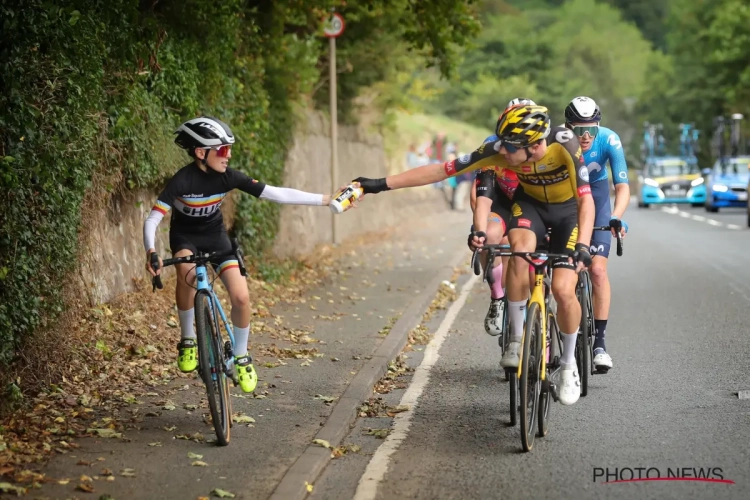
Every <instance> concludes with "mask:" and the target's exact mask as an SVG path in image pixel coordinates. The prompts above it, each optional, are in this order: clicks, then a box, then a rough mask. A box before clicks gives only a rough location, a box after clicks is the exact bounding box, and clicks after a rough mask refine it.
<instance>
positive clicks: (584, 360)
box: [575, 271, 591, 397]
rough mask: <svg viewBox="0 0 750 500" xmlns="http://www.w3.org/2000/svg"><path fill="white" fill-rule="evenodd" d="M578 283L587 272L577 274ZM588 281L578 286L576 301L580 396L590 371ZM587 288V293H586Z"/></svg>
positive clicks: (585, 387) (583, 392) (584, 390)
mask: <svg viewBox="0 0 750 500" xmlns="http://www.w3.org/2000/svg"><path fill="white" fill-rule="evenodd" d="M578 279H579V283H580V281H581V280H585V281H588V273H587V272H586V271H582V272H581V273H580V274H579V277H578ZM585 285H590V283H588V282H587V283H584V286H580V285H579V287H578V302H579V303H580V305H581V325H580V330H579V332H578V338H577V339H576V353H575V355H576V365H577V366H578V375H579V377H580V378H581V397H586V395H587V394H588V392H589V375H590V373H591V342H590V341H591V339H590V337H589V336H590V334H591V317H590V310H589V304H590V302H591V297H590V296H589V294H590V293H591V287H590V286H585ZM587 290H588V293H586V292H587Z"/></svg>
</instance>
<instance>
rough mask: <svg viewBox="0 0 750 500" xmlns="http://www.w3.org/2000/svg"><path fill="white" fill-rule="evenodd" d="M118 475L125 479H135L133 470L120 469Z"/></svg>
mask: <svg viewBox="0 0 750 500" xmlns="http://www.w3.org/2000/svg"><path fill="white" fill-rule="evenodd" d="M120 475H121V476H125V477H135V469H122V470H121V471H120Z"/></svg>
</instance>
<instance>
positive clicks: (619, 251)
mask: <svg viewBox="0 0 750 500" xmlns="http://www.w3.org/2000/svg"><path fill="white" fill-rule="evenodd" d="M611 229H612V228H611V227H609V226H594V231H610V230H611ZM615 238H616V239H617V256H618V257H622V236H620V232H619V231H615Z"/></svg>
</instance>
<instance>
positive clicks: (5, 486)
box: [0, 483, 26, 497]
mask: <svg viewBox="0 0 750 500" xmlns="http://www.w3.org/2000/svg"><path fill="white" fill-rule="evenodd" d="M0 493H15V494H16V496H19V497H20V496H21V495H25V494H26V488H22V487H20V486H13V485H12V484H10V483H0Z"/></svg>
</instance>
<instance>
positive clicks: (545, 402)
mask: <svg viewBox="0 0 750 500" xmlns="http://www.w3.org/2000/svg"><path fill="white" fill-rule="evenodd" d="M547 332H548V333H549V335H547V348H548V349H549V356H547V373H546V380H547V382H548V383H551V380H550V375H551V373H552V370H551V369H550V364H551V363H552V359H553V357H554V353H555V351H554V349H553V348H552V346H553V343H554V342H558V341H559V337H558V336H559V334H560V328H558V326H557V320H556V319H555V315H554V314H552V312H548V313H547ZM545 335H546V334H545ZM551 408H552V393H551V392H550V390H549V388H548V389H545V388H544V386H542V388H541V391H540V392H539V410H538V417H539V418H538V423H539V437H544V436H546V435H547V433H548V432H549V412H550V409H551Z"/></svg>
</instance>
